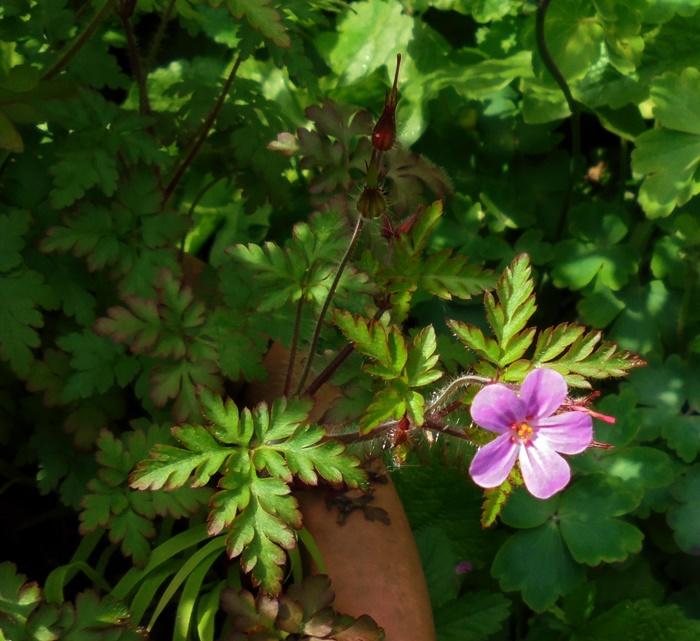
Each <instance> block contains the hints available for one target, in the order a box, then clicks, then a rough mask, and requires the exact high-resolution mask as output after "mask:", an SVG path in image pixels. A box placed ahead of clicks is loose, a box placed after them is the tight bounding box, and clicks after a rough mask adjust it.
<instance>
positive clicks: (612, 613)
mask: <svg viewBox="0 0 700 641" xmlns="http://www.w3.org/2000/svg"><path fill="white" fill-rule="evenodd" d="M698 634H700V623H699V622H698V621H697V619H691V618H688V617H687V616H686V615H685V614H684V613H683V611H682V610H681V609H680V608H679V607H678V606H677V605H659V604H657V603H654V602H652V601H651V600H648V599H643V600H639V601H626V600H625V601H622V602H620V603H617V604H616V605H615V606H614V607H612V608H611V609H610V610H607V611H606V612H603V613H602V614H600V615H599V616H597V617H596V618H594V619H593V620H591V621H587V622H586V623H585V625H584V626H583V627H582V628H581V629H578V630H576V631H575V633H574V634H573V636H572V637H571V639H572V641H614V639H620V638H625V639H639V641H694V639H697V637H698Z"/></svg>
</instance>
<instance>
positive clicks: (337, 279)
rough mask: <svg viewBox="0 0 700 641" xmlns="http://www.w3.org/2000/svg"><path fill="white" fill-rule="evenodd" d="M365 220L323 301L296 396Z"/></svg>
mask: <svg viewBox="0 0 700 641" xmlns="http://www.w3.org/2000/svg"><path fill="white" fill-rule="evenodd" d="M363 221H364V218H363V217H362V216H358V217H357V222H356V223H355V229H353V231H352V236H351V237H350V242H349V243H348V246H347V249H346V250H345V253H344V254H343V257H342V258H341V259H340V264H339V265H338V269H337V270H336V272H335V276H334V277H333V282H332V283H331V287H330V289H329V290H328V294H327V295H326V300H324V301H323V306H322V307H321V313H320V314H319V315H318V319H317V320H316V326H315V327H314V333H313V335H312V336H311V345H310V346H309V355H308V357H307V359H306V364H305V365H304V371H303V372H302V374H301V378H300V379H299V384H298V385H297V389H296V392H295V395H297V396H298V395H299V394H300V393H301V390H302V389H304V383H306V379H307V378H308V376H309V372H310V371H311V365H312V364H313V362H314V356H315V355H316V348H317V347H318V339H319V337H320V336H321V329H322V328H323V321H324V320H325V317H326V312H327V311H328V308H329V307H330V305H331V301H332V300H333V296H334V295H335V290H336V289H337V288H338V283H339V282H340V278H341V277H342V275H343V272H344V271H345V267H346V266H347V264H348V261H349V260H350V255H351V254H352V250H353V249H354V248H355V244H356V243H357V240H358V239H359V237H360V232H361V231H362V224H363Z"/></svg>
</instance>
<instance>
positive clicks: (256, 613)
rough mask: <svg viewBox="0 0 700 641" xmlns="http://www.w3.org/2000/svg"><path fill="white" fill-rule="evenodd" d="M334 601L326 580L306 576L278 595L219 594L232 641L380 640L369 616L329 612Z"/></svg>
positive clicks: (382, 635)
mask: <svg viewBox="0 0 700 641" xmlns="http://www.w3.org/2000/svg"><path fill="white" fill-rule="evenodd" d="M334 598H335V595H334V594H333V591H332V590H331V583H330V581H329V579H328V577H326V576H323V575H319V576H312V577H307V578H306V579H304V581H303V583H301V584H294V585H292V586H290V587H289V589H288V590H287V591H286V592H285V594H283V595H282V596H280V597H279V598H273V597H270V596H267V595H265V594H259V595H258V596H257V597H254V596H253V595H252V594H251V593H250V592H248V591H247V590H238V591H236V590H232V589H230V588H229V589H227V590H226V591H225V592H224V593H223V594H222V595H221V601H222V605H223V608H224V610H225V611H226V612H227V613H228V614H230V615H231V616H232V617H233V630H234V631H233V635H232V637H231V638H232V639H233V640H234V641H239V640H240V641H242V640H243V639H248V638H250V637H251V635H252V634H255V635H260V634H265V638H266V639H270V640H271V641H272V640H273V639H286V638H287V637H288V636H289V635H290V634H293V635H295V638H298V639H300V641H316V640H317V639H318V640H319V641H320V640H321V639H328V640H329V641H330V640H335V641H351V640H352V641H381V640H382V639H383V638H384V633H383V631H382V630H381V629H380V628H379V627H377V625H376V624H375V623H374V621H372V620H371V619H370V618H369V617H368V616H362V617H359V618H357V619H356V618H354V617H351V616H347V615H341V614H338V613H336V612H335V611H334V610H333V609H332V607H331V606H332V603H333V600H334Z"/></svg>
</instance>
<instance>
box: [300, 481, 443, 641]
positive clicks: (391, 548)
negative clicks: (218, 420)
mask: <svg viewBox="0 0 700 641" xmlns="http://www.w3.org/2000/svg"><path fill="white" fill-rule="evenodd" d="M374 488H375V489H374V500H373V501H372V502H371V503H370V505H371V506H372V507H373V508H382V509H383V510H385V511H386V513H387V515H388V517H389V525H386V524H385V523H383V522H382V521H381V520H372V521H370V520H367V518H366V517H365V514H364V513H363V512H362V510H355V511H353V512H352V513H350V514H349V515H348V516H347V519H346V521H345V523H343V524H342V525H340V524H338V518H337V517H338V514H339V513H338V510H337V508H335V507H332V506H331V508H330V509H329V506H328V505H327V501H326V497H325V496H324V494H325V493H324V491H323V490H322V489H314V490H304V491H302V492H298V493H297V497H298V498H299V502H300V504H301V509H302V513H303V515H304V523H305V525H306V527H308V529H309V530H310V531H311V533H312V534H313V536H314V537H315V539H316V543H317V544H318V547H319V548H320V550H321V554H322V556H323V561H324V562H325V564H326V566H327V570H328V574H329V575H330V577H331V580H332V582H333V588H334V590H335V594H336V599H335V605H334V607H335V608H336V610H338V611H339V612H344V613H347V614H351V615H353V616H359V615H361V614H369V615H370V616H371V617H372V618H373V619H374V620H375V621H376V622H377V623H378V624H379V625H380V626H381V627H382V628H384V631H385V633H386V637H385V638H386V641H435V628H434V625H433V615H432V609H431V607H430V598H429V595H428V589H427V586H426V583H425V578H424V576H423V568H422V567H421V562H420V558H419V556H418V550H417V548H416V544H415V540H414V538H413V534H412V532H411V528H410V526H409V524H408V520H407V518H406V514H405V512H404V509H403V505H402V504H401V500H400V499H399V496H398V494H397V492H396V489H395V488H394V485H393V483H392V482H391V479H390V478H389V477H388V475H387V476H386V482H384V483H375V484H374Z"/></svg>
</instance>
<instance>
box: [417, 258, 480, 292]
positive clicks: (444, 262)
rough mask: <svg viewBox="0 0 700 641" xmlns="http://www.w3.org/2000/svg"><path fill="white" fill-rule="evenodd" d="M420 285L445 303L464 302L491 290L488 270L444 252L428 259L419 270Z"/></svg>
mask: <svg viewBox="0 0 700 641" xmlns="http://www.w3.org/2000/svg"><path fill="white" fill-rule="evenodd" d="M419 274H420V279H419V281H418V282H419V286H420V287H422V288H423V289H425V290H426V291H428V292H429V293H431V294H433V296H438V297H439V298H442V299H444V300H452V297H455V298H461V299H463V300H467V299H469V298H471V297H472V296H475V295H476V294H479V293H481V292H483V291H484V290H486V289H490V288H491V287H493V275H492V273H491V272H490V271H487V270H484V269H483V268H481V267H479V266H477V265H472V264H469V263H468V262H467V257H466V256H462V255H459V254H452V252H451V251H449V250H443V251H441V252H438V253H437V254H432V255H431V256H428V257H427V258H426V260H425V261H424V262H423V263H422V265H421V266H420V270H419Z"/></svg>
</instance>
